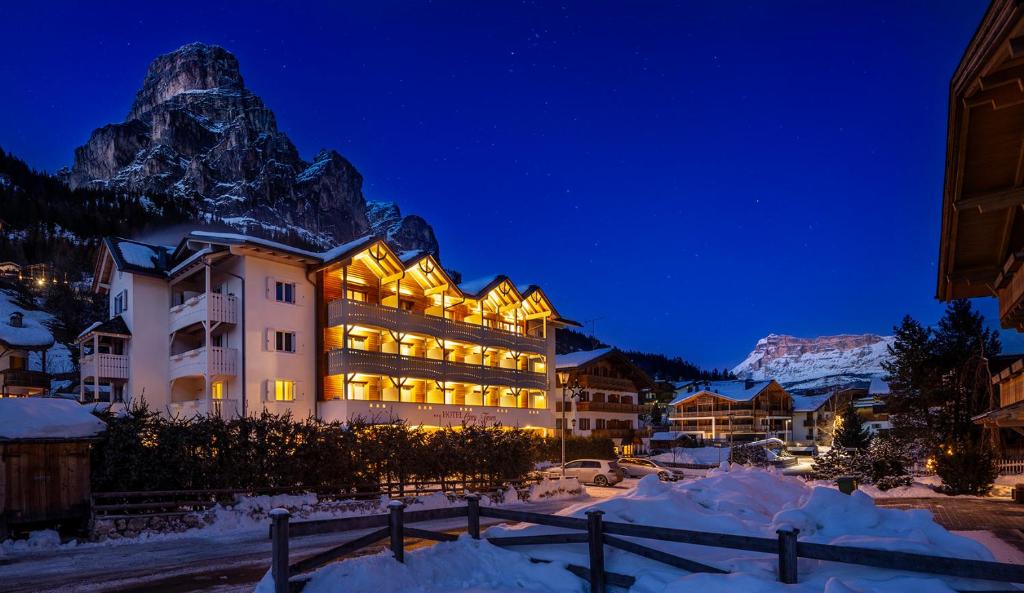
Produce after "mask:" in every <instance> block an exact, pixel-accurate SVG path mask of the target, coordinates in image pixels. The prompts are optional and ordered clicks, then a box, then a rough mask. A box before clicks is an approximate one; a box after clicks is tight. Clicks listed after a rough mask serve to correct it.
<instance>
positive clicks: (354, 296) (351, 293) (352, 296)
mask: <svg viewBox="0 0 1024 593" xmlns="http://www.w3.org/2000/svg"><path fill="white" fill-rule="evenodd" d="M345 297H346V298H348V300H350V301H359V302H360V303H365V302H366V291H365V290H356V289H354V288H350V289H348V291H347V292H346V293H345Z"/></svg>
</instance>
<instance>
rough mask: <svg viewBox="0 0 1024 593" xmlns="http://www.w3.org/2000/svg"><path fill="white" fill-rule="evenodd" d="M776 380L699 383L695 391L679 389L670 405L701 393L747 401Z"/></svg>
mask: <svg viewBox="0 0 1024 593" xmlns="http://www.w3.org/2000/svg"><path fill="white" fill-rule="evenodd" d="M774 382H775V381H774V380H768V381H743V380H740V381H709V382H707V383H706V384H704V385H703V387H702V386H700V385H698V386H697V387H696V388H694V390H693V391H682V390H680V391H677V392H676V394H677V396H678V397H676V398H675V399H674V400H672V402H671V403H670V404H669V405H672V406H674V405H676V404H678V403H681V402H684V401H686V400H688V399H690V398H692V397H694V396H696V395H697V394H699V393H710V394H712V395H717V396H719V397H724V398H725V399H731V400H732V401H735V402H747V401H750V400H752V399H754V398H755V397H757V396H758V394H760V393H761V392H762V391H764V390H765V389H766V388H767V387H768V386H769V385H771V384H772V383H774Z"/></svg>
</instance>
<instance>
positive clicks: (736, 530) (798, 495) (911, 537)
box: [487, 465, 993, 593]
mask: <svg viewBox="0 0 1024 593" xmlns="http://www.w3.org/2000/svg"><path fill="white" fill-rule="evenodd" d="M595 509H599V510H602V511H604V513H605V515H604V520H605V521H615V522H623V523H634V524H640V525H657V526H664V527H673V528H679V529H689V530H695V531H705V532H715V533H730V534H737V535H748V536H756V537H764V538H770V539H775V538H776V537H777V535H776V530H779V529H789V528H794V527H795V528H798V529H800V541H806V542H815V543H823V544H834V545H848V546H857V547H865V548H876V549H883V550H901V551H908V552H917V553H922V554H931V555H937V556H951V557H959V558H969V559H977V560H992V559H993V558H992V555H991V553H990V552H989V551H988V549H986V548H985V547H984V546H983V545H981V544H979V543H977V542H975V541H973V540H970V539H968V538H965V537H961V536H958V535H954V534H952V533H950V532H948V531H946V530H945V529H944V528H942V527H940V526H939V525H937V524H936V523H935V522H934V521H933V520H932V517H931V514H930V513H929V512H927V511H922V510H911V511H905V510H900V509H886V508H878V507H875V505H874V501H873V500H872V499H871V497H869V496H867V495H866V494H863V493H860V492H855V493H854V494H853V495H852V496H847V495H844V494H842V493H840V492H839V491H837V490H835V489H832V488H825V487H812V486H809V485H808V484H806V483H805V482H804V481H803V480H801V479H799V478H793V477H787V476H783V475H781V474H779V473H776V472H775V471H774V470H763V469H758V468H747V467H742V466H737V465H733V466H732V467H731V468H725V466H723V469H718V470H711V471H710V472H709V473H708V477H707V478H703V479H699V480H694V481H690V482H680V483H668V482H660V481H659V480H658V479H657V478H656V477H655V476H648V477H646V478H644V479H642V480H641V481H640V482H639V483H638V484H637V487H636V488H635V489H634V490H633V491H632V492H628V493H626V494H624V495H622V496H619V497H616V498H610V499H604V500H601V501H599V502H596V503H589V502H588V503H583V504H578V505H574V506H572V507H569V508H567V509H565V511H563V512H562V513H560V514H562V515H570V516H574V517H581V518H582V517H585V516H586V515H585V513H586V511H589V510H595ZM561 531H564V530H563V529H558V528H553V527H544V526H526V525H516V526H499V527H493V528H491V529H489V530H488V532H487V535H489V536H496V535H542V534H546V533H556V532H561ZM637 541H639V542H640V543H643V544H644V545H647V546H651V547H655V548H657V549H660V550H664V551H666V552H669V553H671V554H675V555H678V556H682V557H684V558H689V559H691V560H695V561H697V562H702V563H705V564H708V565H711V566H715V567H718V568H721V569H724V570H727V571H729V572H730V573H731V574H728V575H711V574H688V573H686V572H684V571H680V570H676V569H672V568H670V567H668V566H667V565H663V564H660V563H657V562H654V561H651V560H647V559H644V558H641V557H639V556H636V555H633V554H629V553H626V552H622V551H619V550H614V549H607V548H606V569H607V570H610V571H613V572H619V573H623V574H629V575H633V576H636V577H637V582H636V585H634V587H633V589H632V590H633V591H638V592H644V593H647V592H650V593H654V592H662V591H664V592H673V593H674V592H683V591H696V590H699V591H702V593H709V592H712V591H723V592H724V591H730V592H733V591H780V592H781V591H787V592H790V593H810V592H812V591H813V592H819V591H825V592H828V593H840V592H841V593H849V592H865V593H866V592H868V591H875V592H881V591H885V592H889V591H892V592H894V593H895V592H897V591H901V592H902V591H950V590H951V589H950V587H951V586H956V585H957V584H961V585H966V586H961V587H959V588H961V589H963V588H975V589H976V588H978V583H977V582H976V581H975V582H971V581H958V580H957V579H944V580H939V579H937V578H932V577H926V576H924V575H921V576H910V577H908V576H906V574H905V573H902V574H901V573H896V572H894V571H885V570H880V569H872V568H866V567H861V566H856V565H847V564H838V563H822V562H817V561H809V560H801V561H800V583H799V584H798V585H796V586H786V585H781V584H779V583H777V582H776V578H777V577H776V566H777V562H778V557H777V556H775V555H769V554H760V553H755V552H744V551H738V550H729V549H724V548H713V547H704V546H695V545H691V544H680V543H671V542H658V541H656V540H637ZM517 551H521V552H523V553H524V554H526V555H529V556H532V557H535V558H542V559H548V560H555V561H562V562H570V563H573V564H579V565H582V566H586V565H587V563H588V559H587V551H586V546H583V545H574V546H569V545H567V546H551V545H549V546H529V547H525V546H524V547H522V548H517ZM944 581H945V582H946V583H948V584H949V586H947V585H946V584H943V583H944Z"/></svg>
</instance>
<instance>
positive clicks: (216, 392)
mask: <svg viewBox="0 0 1024 593" xmlns="http://www.w3.org/2000/svg"><path fill="white" fill-rule="evenodd" d="M210 397H212V398H213V399H224V382H223V381H214V382H213V385H210Z"/></svg>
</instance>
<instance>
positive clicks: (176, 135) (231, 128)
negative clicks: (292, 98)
mask: <svg viewBox="0 0 1024 593" xmlns="http://www.w3.org/2000/svg"><path fill="white" fill-rule="evenodd" d="M63 178H64V180H65V181H66V182H67V183H68V185H70V186H71V187H97V188H108V189H114V190H117V191H121V192H124V193H134V194H147V193H155V194H164V195H170V196H172V197H177V198H181V199H184V200H190V201H192V202H194V203H195V205H196V210H198V212H200V214H201V217H202V219H203V221H204V222H222V223H224V224H227V225H229V226H232V227H234V228H238V229H240V230H242V231H243V232H247V233H255V234H260V235H264V236H269V237H271V238H276V239H282V240H288V239H293V240H294V239H298V240H301V241H302V242H304V243H306V244H308V245H311V246H317V247H329V246H331V245H334V244H337V243H343V242H347V241H350V240H352V239H354V238H356V237H359V236H362V235H364V234H366V233H368V232H371V220H370V219H369V218H368V216H367V214H368V213H367V203H366V198H365V196H364V195H363V190H362V188H363V176H362V175H361V174H360V173H359V171H358V170H357V169H356V168H355V166H353V165H352V163H350V162H349V161H348V160H347V159H345V157H343V156H342V155H340V154H339V153H338V152H337V151H334V150H327V149H325V150H321V151H320V152H319V153H318V154H317V155H316V156H315V157H314V159H313V161H312V162H307V161H305V160H303V159H302V158H301V157H300V156H299V152H298V150H297V149H296V147H295V145H294V144H293V143H292V141H291V139H289V138H288V136H287V135H285V134H284V133H282V132H281V131H279V130H278V129H277V123H276V119H275V116H274V113H273V112H272V111H271V110H270V109H269V108H268V107H267V106H266V105H265V104H264V103H263V101H262V100H261V99H260V98H259V97H258V96H257V95H255V94H254V93H253V92H252V91H250V90H249V89H247V88H246V87H245V83H244V80H243V78H242V74H241V70H240V67H239V63H238V60H237V59H236V58H235V56H234V55H232V54H231V53H230V52H229V51H227V50H226V49H224V48H222V47H219V46H216V45H207V44H203V43H190V44H188V45H185V46H183V47H181V48H178V49H177V50H175V51H172V52H170V53H168V54H164V55H162V56H159V57H158V58H156V59H155V60H153V62H152V63H151V64H150V66H149V69H148V70H147V72H146V76H145V78H144V79H143V83H142V88H141V89H139V91H138V93H137V94H136V96H135V102H134V103H133V104H132V108H131V110H130V111H129V113H128V117H127V119H126V120H125V121H123V122H120V123H113V124H108V125H106V126H103V127H101V128H98V129H96V130H94V131H93V133H92V135H91V136H90V137H89V140H88V141H87V142H86V143H85V144H84V145H83V146H80V147H79V148H77V149H76V150H75V161H74V164H73V166H72V167H71V169H70V170H68V171H66V172H64V173H63ZM396 211H397V206H396ZM374 222H375V224H374V227H375V228H376V227H378V226H381V224H382V223H380V222H379V221H374ZM386 226H387V228H388V229H390V228H391V227H392V226H394V227H395V229H396V230H395V232H393V233H387V236H388V238H390V239H392V241H394V242H395V244H396V247H398V248H399V249H403V250H405V249H423V250H426V251H430V252H431V253H434V254H437V253H438V245H437V240H436V238H435V237H434V232H433V229H431V228H430V225H429V224H427V223H426V221H425V220H423V219H422V218H420V217H404V218H400V219H399V220H398V222H397V225H396V224H394V221H390V222H389V223H388V224H387V225H386Z"/></svg>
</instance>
